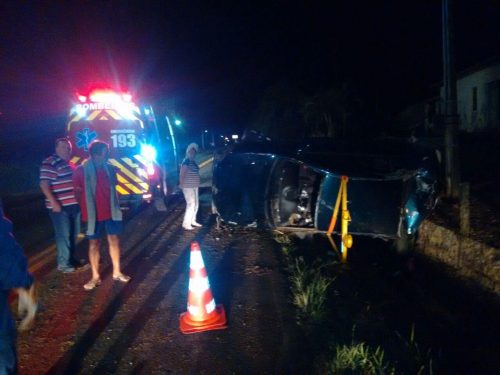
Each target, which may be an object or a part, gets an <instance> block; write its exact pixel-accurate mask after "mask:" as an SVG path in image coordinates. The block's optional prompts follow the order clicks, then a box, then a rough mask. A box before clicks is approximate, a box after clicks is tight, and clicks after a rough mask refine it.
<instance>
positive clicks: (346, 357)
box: [275, 233, 433, 374]
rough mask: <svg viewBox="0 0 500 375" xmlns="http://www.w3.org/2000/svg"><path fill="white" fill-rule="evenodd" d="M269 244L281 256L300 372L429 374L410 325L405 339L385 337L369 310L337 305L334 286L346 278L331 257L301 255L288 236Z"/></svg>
mask: <svg viewBox="0 0 500 375" xmlns="http://www.w3.org/2000/svg"><path fill="white" fill-rule="evenodd" d="M275 241H276V242H278V243H279V245H280V247H281V250H282V253H283V255H284V259H285V262H286V266H287V272H288V275H289V280H290V290H291V295H292V296H291V299H292V302H293V304H294V306H295V307H296V322H297V324H298V326H299V327H300V329H301V331H302V334H303V337H304V338H305V339H304V342H303V343H302V346H301V348H300V353H301V355H302V356H303V357H304V359H303V362H302V363H303V365H304V366H305V367H307V368H311V365H312V366H313V367H314V371H315V372H316V373H318V374H396V373H398V374H400V373H405V374H432V373H433V362H432V356H431V351H430V350H427V351H421V349H420V348H419V345H418V344H417V342H416V339H415V336H416V335H415V327H414V326H413V325H412V326H411V327H410V328H409V333H408V334H407V335H402V334H400V333H399V332H385V331H384V330H387V327H381V324H380V322H379V321H378V317H372V316H370V315H371V311H370V306H363V301H355V302H353V301H345V300H342V298H341V297H340V294H341V293H340V292H339V289H338V288H339V287H340V286H339V285H337V283H336V281H337V277H338V276H339V275H342V274H345V273H346V272H349V265H348V264H341V263H340V262H339V261H338V260H337V259H336V258H335V257H332V256H331V254H330V255H325V254H321V253H314V251H313V249H310V248H309V249H306V251H304V250H303V249H302V247H303V246H301V244H300V243H299V242H298V241H297V240H296V239H295V237H292V236H287V235H284V234H282V233H277V234H276V235H275ZM347 292H348V293H354V294H357V292H356V291H355V290H354V289H353V290H349V291H347ZM344 293H345V291H344ZM356 299H357V295H355V296H354V300H356ZM377 333H378V334H377ZM305 362H307V363H305Z"/></svg>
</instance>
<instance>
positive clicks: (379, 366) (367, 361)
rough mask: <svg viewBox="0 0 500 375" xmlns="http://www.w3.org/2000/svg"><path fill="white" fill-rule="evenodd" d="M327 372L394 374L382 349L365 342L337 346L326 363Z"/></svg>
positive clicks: (367, 374)
mask: <svg viewBox="0 0 500 375" xmlns="http://www.w3.org/2000/svg"><path fill="white" fill-rule="evenodd" d="M326 373H328V374H366V375H369V374H370V375H371V374H395V373H396V372H395V369H394V367H392V366H391V365H390V364H388V363H386V362H385V360H384V351H383V349H382V348H381V347H380V346H378V347H377V348H376V349H375V350H373V349H371V348H370V347H369V346H367V345H366V344H365V343H359V344H352V345H342V346H340V345H339V346H337V347H336V350H335V356H334V358H333V359H332V360H330V361H329V362H328V363H327V364H326Z"/></svg>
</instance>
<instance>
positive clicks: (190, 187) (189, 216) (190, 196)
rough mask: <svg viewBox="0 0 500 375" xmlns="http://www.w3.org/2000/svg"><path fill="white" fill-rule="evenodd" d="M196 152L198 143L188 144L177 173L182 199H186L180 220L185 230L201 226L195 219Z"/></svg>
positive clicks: (196, 189)
mask: <svg viewBox="0 0 500 375" xmlns="http://www.w3.org/2000/svg"><path fill="white" fill-rule="evenodd" d="M197 152H198V145H197V144H196V143H191V144H189V146H188V147H187V149H186V158H185V159H184V160H183V161H182V165H181V171H180V175H179V187H180V188H181V189H182V193H183V194H184V199H186V212H185V214H184V220H183V222H182V227H183V228H184V229H185V230H193V229H194V227H201V226H202V225H201V224H200V223H198V222H197V221H196V214H197V213H198V206H199V199H198V188H199V187H200V168H199V167H198V164H196V161H195V160H194V158H195V156H196V153H197Z"/></svg>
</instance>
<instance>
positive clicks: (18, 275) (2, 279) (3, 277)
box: [0, 200, 35, 375]
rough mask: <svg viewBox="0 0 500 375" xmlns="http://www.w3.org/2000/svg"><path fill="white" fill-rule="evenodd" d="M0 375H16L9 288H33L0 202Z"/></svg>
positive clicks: (24, 259)
mask: <svg viewBox="0 0 500 375" xmlns="http://www.w3.org/2000/svg"><path fill="white" fill-rule="evenodd" d="M0 244H1V247H0V374H2V375H4V374H17V354H16V326H15V324H14V321H13V319H12V316H11V311H10V307H9V303H8V297H9V293H10V290H11V289H13V288H25V289H28V288H34V287H35V286H34V284H33V277H32V276H31V274H30V273H29V272H28V262H27V261H26V257H25V256H24V254H23V251H22V249H21V247H20V246H19V244H18V243H17V242H16V240H15V239H14V236H13V235H12V223H11V222H10V221H9V220H8V219H7V218H6V217H5V216H4V213H3V208H2V202H1V200H0Z"/></svg>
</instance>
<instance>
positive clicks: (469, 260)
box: [418, 220, 500, 295]
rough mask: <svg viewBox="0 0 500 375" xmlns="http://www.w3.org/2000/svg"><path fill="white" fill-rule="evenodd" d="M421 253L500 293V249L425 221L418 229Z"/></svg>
mask: <svg viewBox="0 0 500 375" xmlns="http://www.w3.org/2000/svg"><path fill="white" fill-rule="evenodd" d="M418 251H419V252H421V253H422V254H425V255H426V256H429V257H431V258H433V259H437V260H439V261H441V262H443V263H445V264H447V265H448V266H450V267H452V268H453V269H454V270H455V271H456V272H457V274H458V275H460V276H462V277H465V278H466V279H469V280H472V281H475V282H477V283H479V284H480V285H482V286H483V287H484V288H486V289H488V290H490V291H492V292H494V293H496V294H497V295H498V294H500V249H497V248H494V247H490V246H487V245H484V244H482V243H480V242H478V241H474V240H472V239H471V238H469V237H464V236H461V235H460V234H458V233H456V232H454V231H452V230H450V229H447V228H444V227H441V226H439V225H436V224H435V223H432V222H431V221H428V220H426V221H424V222H423V223H422V225H421V227H420V229H419V238H418Z"/></svg>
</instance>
